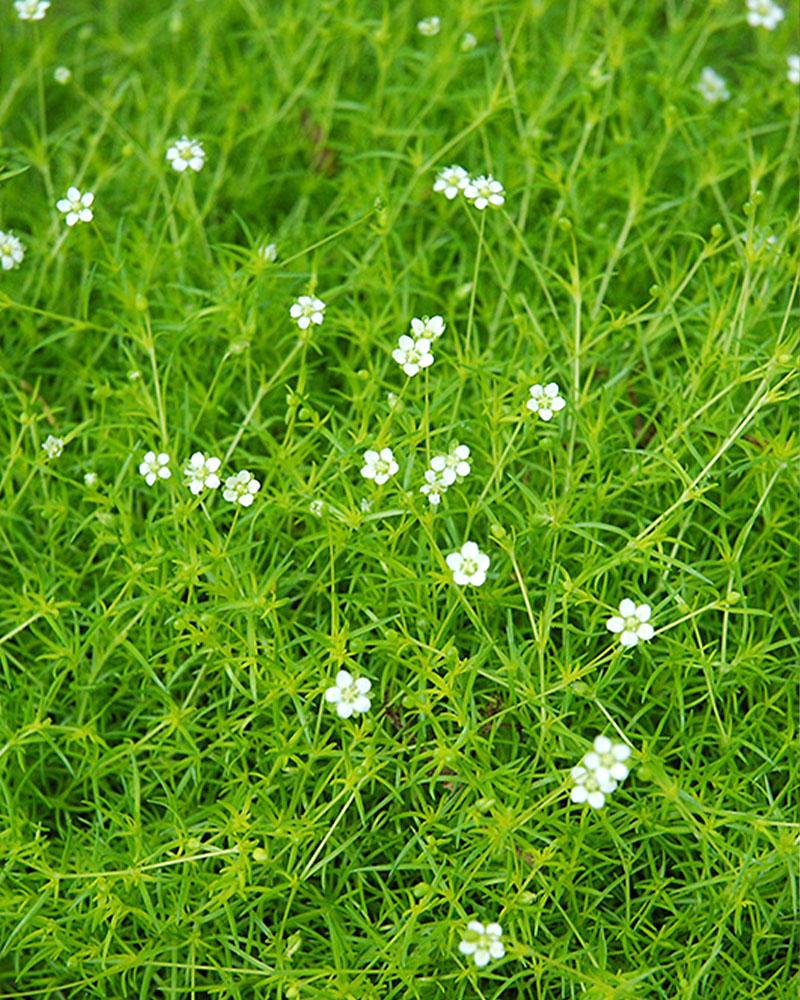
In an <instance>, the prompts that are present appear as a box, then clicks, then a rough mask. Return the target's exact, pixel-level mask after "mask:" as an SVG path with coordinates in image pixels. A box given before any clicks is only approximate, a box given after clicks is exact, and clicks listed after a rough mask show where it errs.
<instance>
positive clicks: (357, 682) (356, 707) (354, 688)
mask: <svg viewBox="0 0 800 1000" xmlns="http://www.w3.org/2000/svg"><path fill="white" fill-rule="evenodd" d="M371 687H372V684H371V683H370V681H368V680H367V678H366V677H353V675H352V674H351V673H350V672H349V671H348V670H340V671H339V673H338V674H337V675H336V683H335V684H334V686H333V687H329V688H328V689H327V691H326V692H325V701H327V702H328V704H330V705H335V706H336V714H337V715H338V716H339V718H340V719H349V718H350V716H351V715H358V714H359V713H360V712H368V711H369V709H370V705H371V704H372V702H371V701H370V700H369V698H368V697H367V696H368V694H369V690H370V688H371Z"/></svg>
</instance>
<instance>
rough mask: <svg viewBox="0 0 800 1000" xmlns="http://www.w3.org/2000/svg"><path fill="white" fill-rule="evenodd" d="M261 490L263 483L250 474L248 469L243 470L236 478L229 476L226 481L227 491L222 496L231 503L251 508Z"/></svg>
mask: <svg viewBox="0 0 800 1000" xmlns="http://www.w3.org/2000/svg"><path fill="white" fill-rule="evenodd" d="M260 489H261V483H260V482H259V481H258V480H257V479H255V478H254V477H253V474H252V473H251V472H248V471H247V469H242V471H241V472H237V473H236V475H235V476H228V478H227V479H226V480H225V489H224V490H223V491H222V495H223V496H224V497H225V499H226V500H227V501H229V502H230V503H238V504H241V506H242V507H249V506H250V504H251V503H252V502H253V500H254V498H255V495H256V493H258V491H259V490H260Z"/></svg>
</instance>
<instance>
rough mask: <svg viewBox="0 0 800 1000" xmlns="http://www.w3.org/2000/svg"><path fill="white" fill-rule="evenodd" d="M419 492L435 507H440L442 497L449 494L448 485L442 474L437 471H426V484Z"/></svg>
mask: <svg viewBox="0 0 800 1000" xmlns="http://www.w3.org/2000/svg"><path fill="white" fill-rule="evenodd" d="M419 491H420V493H422V494H424V495H425V496H426V497H427V498H428V501H429V502H430V503H432V504H433V506H434V507H438V505H439V504H440V503H441V502H442V495H443V494H444V493H446V492H447V483H446V482H445V481H444V479H443V477H442V474H441V473H440V472H437V471H436V470H435V469H426V470H425V482H424V484H423V485H422V486H420V488H419Z"/></svg>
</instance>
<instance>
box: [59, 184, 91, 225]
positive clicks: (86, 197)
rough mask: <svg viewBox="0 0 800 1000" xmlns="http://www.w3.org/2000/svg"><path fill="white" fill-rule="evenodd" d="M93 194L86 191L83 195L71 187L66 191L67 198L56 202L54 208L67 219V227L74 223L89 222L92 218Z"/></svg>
mask: <svg viewBox="0 0 800 1000" xmlns="http://www.w3.org/2000/svg"><path fill="white" fill-rule="evenodd" d="M93 203H94V194H93V193H92V192H91V191H87V192H86V193H85V194H81V192H80V191H79V190H78V189H77V188H76V187H71V188H70V189H69V190H68V191H67V197H66V198H61V199H60V200H59V201H58V202H56V208H57V209H58V210H59V212H63V213H64V215H66V217H67V225H68V226H74V225H75V223H76V222H91V221H92V219H93V218H94V214H93V213H92V207H91V206H92V204H93Z"/></svg>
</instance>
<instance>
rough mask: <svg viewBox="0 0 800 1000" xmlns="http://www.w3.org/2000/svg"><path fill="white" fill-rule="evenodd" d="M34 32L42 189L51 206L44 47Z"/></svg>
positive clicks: (51, 185) (51, 186)
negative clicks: (43, 63)
mask: <svg viewBox="0 0 800 1000" xmlns="http://www.w3.org/2000/svg"><path fill="white" fill-rule="evenodd" d="M34 31H35V34H34V38H35V40H36V96H37V100H38V104H39V141H40V142H41V145H42V150H41V152H42V178H43V179H44V187H45V191H46V192H47V200H48V202H49V203H51V204H52V202H53V201H54V194H53V179H52V177H51V176H50V157H49V156H48V153H47V147H48V141H47V139H48V132H47V105H46V104H45V99H44V72H43V69H42V61H43V49H44V46H43V42H42V33H41V31H40V29H39V25H38V24H36V25H34Z"/></svg>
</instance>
